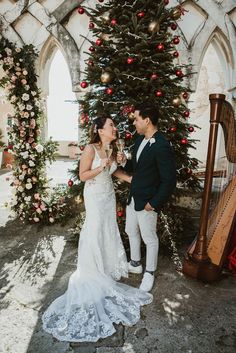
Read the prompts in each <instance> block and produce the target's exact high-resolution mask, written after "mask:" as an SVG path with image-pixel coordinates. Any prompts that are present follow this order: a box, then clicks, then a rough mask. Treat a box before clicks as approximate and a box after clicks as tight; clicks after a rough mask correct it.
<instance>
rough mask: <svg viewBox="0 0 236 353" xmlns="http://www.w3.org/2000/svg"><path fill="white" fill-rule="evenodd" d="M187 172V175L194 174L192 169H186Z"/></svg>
mask: <svg viewBox="0 0 236 353" xmlns="http://www.w3.org/2000/svg"><path fill="white" fill-rule="evenodd" d="M185 172H186V173H187V174H192V172H193V171H192V169H190V168H185Z"/></svg>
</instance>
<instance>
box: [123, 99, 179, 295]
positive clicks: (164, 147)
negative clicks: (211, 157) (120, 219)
mask: <svg viewBox="0 0 236 353" xmlns="http://www.w3.org/2000/svg"><path fill="white" fill-rule="evenodd" d="M134 118H135V119H134V125H135V127H136V130H137V133H138V134H139V135H141V136H139V137H138V138H137V140H136V142H135V145H134V149H133V154H132V160H126V158H125V156H124V154H121V153H118V155H117V162H118V163H122V165H123V168H124V170H125V171H126V172H128V173H132V175H133V178H132V182H131V187H130V194H129V198H128V205H127V210H126V228H125V230H126V233H127V234H128V237H129V243H130V250H131V261H130V262H129V272H131V273H142V265H141V262H140V260H141V238H142V239H143V241H144V243H145V245H146V269H145V273H144V276H143V279H142V282H141V285H140V287H139V288H140V289H142V290H144V291H147V292H148V291H150V290H151V289H152V287H153V283H154V271H155V270H156V267H157V257H158V248H159V241H158V236H157V233H156V224H157V215H158V212H159V211H160V209H161V207H162V206H163V205H164V204H165V203H166V201H167V200H168V199H169V197H170V195H171V194H172V192H173V190H174V188H175V185H176V165H175V158H174V153H173V150H172V148H171V146H170V144H169V142H168V141H167V140H166V138H165V137H164V136H163V135H162V134H161V133H160V132H159V131H158V128H157V123H158V118H159V113H158V110H157V108H154V107H153V106H149V105H148V104H146V103H143V104H140V105H138V106H136V107H135V112H134Z"/></svg>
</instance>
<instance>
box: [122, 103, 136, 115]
mask: <svg viewBox="0 0 236 353" xmlns="http://www.w3.org/2000/svg"><path fill="white" fill-rule="evenodd" d="M133 112H134V106H133V105H124V106H123V108H122V114H123V115H126V114H130V113H133Z"/></svg>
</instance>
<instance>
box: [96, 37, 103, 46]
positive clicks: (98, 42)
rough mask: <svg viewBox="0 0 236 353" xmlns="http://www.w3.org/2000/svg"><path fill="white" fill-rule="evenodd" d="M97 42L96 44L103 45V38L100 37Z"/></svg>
mask: <svg viewBox="0 0 236 353" xmlns="http://www.w3.org/2000/svg"><path fill="white" fill-rule="evenodd" d="M95 43H96V45H98V46H100V45H102V40H101V39H99V38H98V39H97V40H96V42H95Z"/></svg>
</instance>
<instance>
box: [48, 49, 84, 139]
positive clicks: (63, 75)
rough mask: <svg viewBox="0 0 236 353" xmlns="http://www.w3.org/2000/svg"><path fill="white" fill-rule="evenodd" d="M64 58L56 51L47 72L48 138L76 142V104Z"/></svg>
mask: <svg viewBox="0 0 236 353" xmlns="http://www.w3.org/2000/svg"><path fill="white" fill-rule="evenodd" d="M75 100H76V97H75V94H74V93H73V92H72V83H71V77H70V73H69V69H68V66H67V63H66V61H65V58H64V57H63V55H62V53H61V51H60V50H57V51H56V53H55V55H54V57H53V59H52V61H51V66H50V70H49V95H48V99H47V120H48V127H47V133H48V137H50V136H52V138H53V140H55V141H58V142H59V143H60V141H77V140H78V104H77V103H73V101H75Z"/></svg>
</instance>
